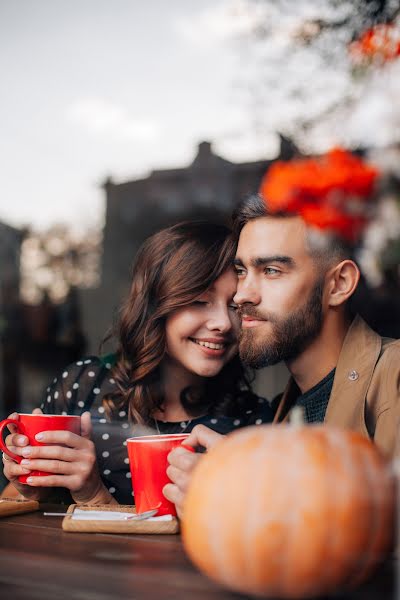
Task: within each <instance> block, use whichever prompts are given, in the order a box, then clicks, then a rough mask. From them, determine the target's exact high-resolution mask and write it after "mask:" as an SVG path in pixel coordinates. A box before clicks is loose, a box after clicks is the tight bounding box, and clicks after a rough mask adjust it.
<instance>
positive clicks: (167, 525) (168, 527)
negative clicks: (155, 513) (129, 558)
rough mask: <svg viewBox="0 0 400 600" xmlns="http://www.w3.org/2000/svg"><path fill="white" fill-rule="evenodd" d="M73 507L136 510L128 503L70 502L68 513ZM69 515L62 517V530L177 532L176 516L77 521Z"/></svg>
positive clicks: (127, 511) (177, 522) (89, 531)
mask: <svg viewBox="0 0 400 600" xmlns="http://www.w3.org/2000/svg"><path fill="white" fill-rule="evenodd" d="M75 508H80V509H82V510H104V511H115V510H117V511H118V512H126V513H128V514H135V513H136V510H135V507H134V506H129V505H122V506H121V505H118V506H116V505H115V504H113V505H109V504H105V505H96V506H90V505H84V504H80V505H79V506H78V505H77V504H71V505H70V506H69V508H68V513H71V516H72V513H73V512H74V510H75ZM71 516H69V515H67V516H66V517H64V519H63V522H62V528H63V529H64V531H77V532H86V533H155V534H164V533H178V532H179V521H178V519H177V518H176V517H173V518H172V520H171V521H150V520H143V521H78V520H76V521H75V520H73V519H71Z"/></svg>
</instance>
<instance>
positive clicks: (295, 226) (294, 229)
mask: <svg viewBox="0 0 400 600" xmlns="http://www.w3.org/2000/svg"><path fill="white" fill-rule="evenodd" d="M275 255H285V256H293V257H296V256H297V257H300V256H305V255H307V243H306V228H305V225H304V221H303V220H302V219H301V218H300V217H297V216H294V217H261V218H259V219H253V220H251V221H249V222H248V223H246V225H245V226H244V227H243V229H242V231H241V232H240V237H239V243H238V249H237V253H236V256H237V257H238V258H240V259H244V258H246V259H247V258H255V257H257V256H275Z"/></svg>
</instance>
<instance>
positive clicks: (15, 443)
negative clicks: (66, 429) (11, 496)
mask: <svg viewBox="0 0 400 600" xmlns="http://www.w3.org/2000/svg"><path fill="white" fill-rule="evenodd" d="M32 413H34V414H42V411H41V410H40V408H34V409H33V411H32ZM7 418H8V419H14V420H16V421H18V414H17V413H12V414H11V415H10V416H9V417H7ZM8 429H9V431H10V435H8V436H7V437H6V439H5V443H6V446H7V447H8V448H9V449H10V451H11V452H13V453H14V454H18V455H19V456H22V450H23V449H24V448H25V447H26V446H27V445H28V444H29V440H28V438H27V437H26V435H22V434H21V433H17V429H16V427H15V425H12V424H9V425H8ZM3 473H4V476H5V477H6V478H7V479H8V481H9V482H10V483H12V485H13V486H14V487H15V488H16V490H17V491H18V492H19V493H20V494H21V495H22V496H24V497H25V498H28V499H29V500H44V499H45V497H46V495H47V490H40V489H33V488H31V486H29V485H25V484H23V483H20V482H19V481H18V477H19V476H20V475H28V474H29V473H30V469H29V468H27V467H24V466H22V465H21V464H19V463H17V462H16V461H15V460H14V459H13V458H11V457H10V456H8V454H6V453H5V452H3Z"/></svg>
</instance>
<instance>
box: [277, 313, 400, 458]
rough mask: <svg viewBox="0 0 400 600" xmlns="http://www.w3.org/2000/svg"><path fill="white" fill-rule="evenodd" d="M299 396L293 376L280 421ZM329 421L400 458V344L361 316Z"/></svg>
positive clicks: (338, 375)
mask: <svg viewBox="0 0 400 600" xmlns="http://www.w3.org/2000/svg"><path fill="white" fill-rule="evenodd" d="M299 394H300V390H299V388H298V387H297V385H296V383H295V382H294V380H293V378H291V379H290V380H289V383H288V385H287V387H286V389H285V391H284V393H283V396H282V398H281V400H280V402H279V404H278V408H277V411H276V414H275V419H274V422H275V423H278V422H280V421H283V420H284V419H285V418H286V416H287V414H288V412H289V410H290V408H291V407H292V406H293V404H294V403H295V401H296V398H297V397H298V396H299ZM325 423H328V424H330V425H336V426H338V427H344V428H349V429H353V430H355V431H358V432H360V433H362V434H363V435H365V436H368V437H369V438H371V439H372V440H373V441H374V442H375V444H376V445H377V446H378V447H379V448H380V450H381V451H382V452H383V453H384V454H386V455H387V456H389V457H392V456H395V455H396V456H400V340H392V339H389V338H381V337H380V336H379V335H378V334H377V333H375V331H373V330H372V329H371V328H370V327H368V325H367V324H366V323H365V321H363V320H362V319H361V317H359V316H357V317H356V318H355V319H354V321H353V322H352V324H351V326H350V328H349V331H348V332H347V335H346V338H345V340H344V343H343V347H342V350H341V352H340V356H339V360H338V363H337V366H336V372H335V378H334V381H333V387H332V392H331V396H330V399H329V403H328V407H327V411H326V415H325Z"/></svg>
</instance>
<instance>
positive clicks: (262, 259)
mask: <svg viewBox="0 0 400 600" xmlns="http://www.w3.org/2000/svg"><path fill="white" fill-rule="evenodd" d="M270 263H281V264H283V265H287V266H288V267H294V266H295V264H296V263H295V261H294V260H293V258H291V257H290V256H283V255H281V254H274V255H272V256H257V258H252V259H251V260H250V265H251V266H252V267H254V268H256V269H258V268H260V267H264V266H265V265H268V264H270ZM233 264H234V265H235V266H238V267H243V262H242V261H241V260H240V258H235V259H234V261H233Z"/></svg>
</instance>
